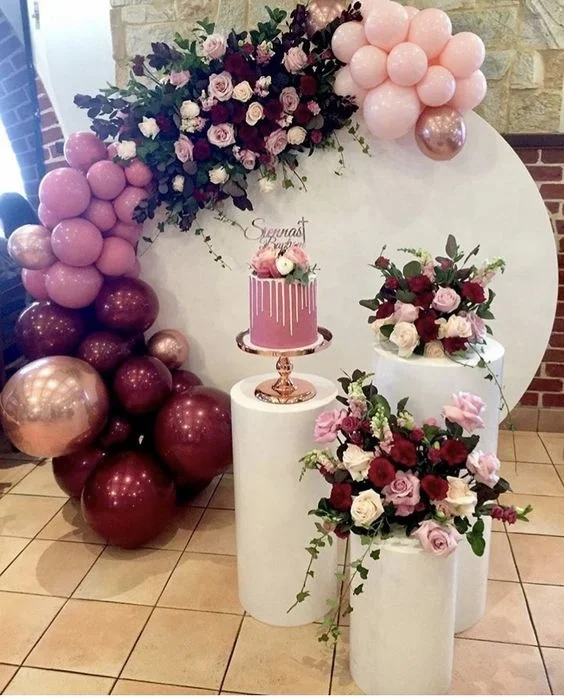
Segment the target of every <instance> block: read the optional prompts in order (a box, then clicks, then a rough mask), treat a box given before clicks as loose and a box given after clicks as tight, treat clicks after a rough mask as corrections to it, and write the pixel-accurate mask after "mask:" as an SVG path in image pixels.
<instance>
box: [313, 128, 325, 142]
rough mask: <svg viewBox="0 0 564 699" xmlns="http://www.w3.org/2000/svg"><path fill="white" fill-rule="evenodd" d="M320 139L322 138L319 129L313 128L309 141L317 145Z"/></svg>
mask: <svg viewBox="0 0 564 699" xmlns="http://www.w3.org/2000/svg"><path fill="white" fill-rule="evenodd" d="M322 140H323V134H322V133H321V131H319V130H318V129H314V130H313V131H312V132H311V142H312V143H313V144H314V145H316V146H318V145H319V144H320V143H321V141H322Z"/></svg>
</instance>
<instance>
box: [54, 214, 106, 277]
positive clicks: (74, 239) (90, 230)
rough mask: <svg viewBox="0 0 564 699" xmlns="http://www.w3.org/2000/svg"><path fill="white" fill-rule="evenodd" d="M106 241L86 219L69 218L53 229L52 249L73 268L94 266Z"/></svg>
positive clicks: (62, 260)
mask: <svg viewBox="0 0 564 699" xmlns="http://www.w3.org/2000/svg"><path fill="white" fill-rule="evenodd" d="M103 244H104V239H103V238H102V234H101V233H100V231H99V230H98V228H96V226H95V225H94V224H92V223H90V221H87V220H86V219H85V218H68V219H66V220H64V221H61V223H59V224H58V225H57V226H55V228H54V229H53V233H52V235H51V247H52V248H53V252H54V253H55V255H57V257H58V258H59V260H60V261H61V262H64V263H65V264H67V265H72V266H73V267H87V266H88V265H92V264H94V262H96V260H97V259H98V257H99V256H100V253H101V252H102V245H103Z"/></svg>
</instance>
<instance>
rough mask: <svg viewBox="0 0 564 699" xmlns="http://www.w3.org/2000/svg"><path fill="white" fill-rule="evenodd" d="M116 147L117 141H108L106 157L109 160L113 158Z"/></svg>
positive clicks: (115, 153) (115, 154)
mask: <svg viewBox="0 0 564 699" xmlns="http://www.w3.org/2000/svg"><path fill="white" fill-rule="evenodd" d="M117 149H118V144H117V143H115V142H114V143H110V145H109V146H108V158H109V159H110V160H113V159H114V158H115V157H116V156H117Z"/></svg>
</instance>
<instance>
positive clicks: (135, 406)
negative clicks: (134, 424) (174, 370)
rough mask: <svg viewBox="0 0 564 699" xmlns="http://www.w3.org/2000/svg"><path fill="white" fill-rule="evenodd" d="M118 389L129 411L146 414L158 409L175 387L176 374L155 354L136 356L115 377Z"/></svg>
mask: <svg viewBox="0 0 564 699" xmlns="http://www.w3.org/2000/svg"><path fill="white" fill-rule="evenodd" d="M113 387H114V393H115V395H116V396H117V399H118V400H119V402H120V403H121V405H122V406H123V407H124V408H125V410H126V411H127V412H128V413H131V414H133V415H143V414H144V413H150V412H152V411H154V410H157V409H158V408H160V407H161V405H162V404H163V403H164V402H165V400H166V399H167V398H168V396H169V395H170V392H171V391H172V376H171V373H170V371H169V370H168V369H167V368H166V366H165V365H164V364H163V363H162V362H161V361H160V359H156V358H155V357H132V358H131V359H128V360H127V361H126V362H125V363H124V364H122V365H121V366H120V368H119V369H118V370H117V372H116V375H115V377H114V385H113Z"/></svg>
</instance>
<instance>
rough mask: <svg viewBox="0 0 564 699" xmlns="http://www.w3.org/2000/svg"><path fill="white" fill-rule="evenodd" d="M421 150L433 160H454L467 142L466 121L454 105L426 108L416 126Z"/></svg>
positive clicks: (416, 136)
mask: <svg viewBox="0 0 564 699" xmlns="http://www.w3.org/2000/svg"><path fill="white" fill-rule="evenodd" d="M415 140H416V142H417V145H418V146H419V150H420V151H421V152H422V153H423V154H424V155H426V156H427V157H428V158H431V159H432V160H452V159H453V158H454V157H455V156H456V155H458V154H459V153H460V151H461V150H462V149H463V148H464V144H465V143H466V122H465V121H464V117H463V116H462V114H460V113H459V112H457V111H456V109H453V108H452V107H448V106H446V105H445V106H444V107H435V108H429V109H425V111H424V112H423V114H421V116H420V117H419V120H418V121H417V124H416V126H415Z"/></svg>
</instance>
